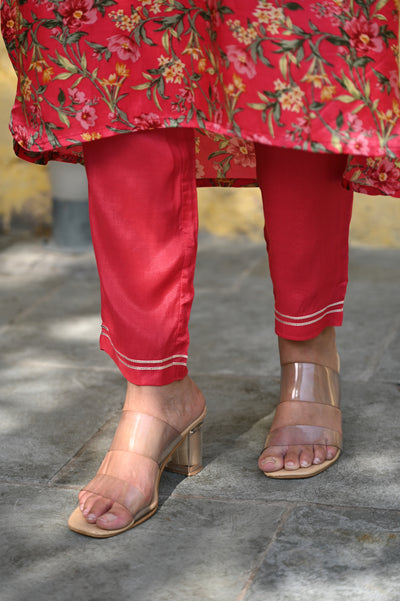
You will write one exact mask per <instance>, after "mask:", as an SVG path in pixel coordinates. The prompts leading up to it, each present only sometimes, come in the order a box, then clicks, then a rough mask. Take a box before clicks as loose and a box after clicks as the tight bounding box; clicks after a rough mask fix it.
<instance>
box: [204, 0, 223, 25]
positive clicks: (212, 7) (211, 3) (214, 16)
mask: <svg viewBox="0 0 400 601" xmlns="http://www.w3.org/2000/svg"><path fill="white" fill-rule="evenodd" d="M207 4H208V10H209V13H210V16H211V23H212V26H213V28H214V29H217V28H218V27H219V26H220V24H221V17H220V15H219V12H218V10H217V9H218V6H217V0H208V2H207Z"/></svg>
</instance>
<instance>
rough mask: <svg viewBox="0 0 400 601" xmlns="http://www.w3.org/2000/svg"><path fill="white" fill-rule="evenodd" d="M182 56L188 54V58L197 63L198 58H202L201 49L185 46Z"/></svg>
mask: <svg viewBox="0 0 400 601" xmlns="http://www.w3.org/2000/svg"><path fill="white" fill-rule="evenodd" d="M182 54H189V55H190V56H192V57H193V58H194V60H195V61H198V60H199V58H200V57H202V56H203V52H202V50H201V48H196V47H189V46H186V48H185V50H184V51H183V53H182Z"/></svg>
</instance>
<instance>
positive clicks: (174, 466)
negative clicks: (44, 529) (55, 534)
mask: <svg viewBox="0 0 400 601" xmlns="http://www.w3.org/2000/svg"><path fill="white" fill-rule="evenodd" d="M205 414H206V410H205V409H204V411H203V413H202V414H201V415H200V416H199V417H198V418H197V419H196V420H195V421H194V422H192V423H191V424H190V425H189V426H188V427H187V428H186V429H185V430H184V431H183V432H178V431H177V430H175V429H174V428H173V427H172V426H170V425H169V424H167V423H166V422H164V421H163V420H161V419H159V418H157V417H153V416H151V415H147V414H145V413H137V412H136V411H130V410H124V411H123V412H122V416H121V420H120V423H119V425H118V428H117V431H116V433H115V436H114V439H113V442H112V444H111V447H110V450H109V451H108V453H107V454H106V456H105V458H104V461H103V462H102V464H101V466H100V469H99V471H98V472H97V474H96V476H95V477H94V478H93V480H91V481H90V482H89V484H88V485H87V486H85V488H84V489H83V490H84V491H85V492H89V493H93V494H96V495H99V496H101V497H104V498H106V499H109V500H110V501H111V502H112V503H119V504H120V505H122V506H123V507H125V508H126V509H127V510H128V511H129V513H130V514H131V515H132V516H133V517H132V521H131V522H130V523H129V524H127V525H126V526H125V527H123V528H119V529H117V530H106V529H103V528H100V527H99V526H97V525H96V524H90V523H88V522H87V521H86V519H85V518H84V516H83V515H82V512H81V510H80V509H79V507H77V509H75V511H74V512H73V513H72V514H71V516H70V518H69V521H68V526H69V528H70V529H71V530H73V531H74V532H78V533H80V534H85V535H87V536H92V537H95V538H108V537H110V536H115V535H116V534H120V533H121V532H125V531H126V530H129V529H131V528H134V527H135V526H137V525H138V524H141V523H142V522H144V521H145V520H147V519H148V518H149V517H151V516H152V515H153V514H154V513H155V512H156V510H157V506H158V488H159V482H160V478H161V474H162V472H163V470H164V469H167V470H169V471H172V472H177V473H179V474H184V475H186V476H192V475H194V474H197V473H198V472H200V470H201V469H202V468H203V466H202V424H203V420H204V417H205ZM126 453H130V454H133V455H136V461H132V457H131V458H130V461H129V462H126V461H125V460H124V459H125V458H126V457H124V456H125V455H126ZM111 474H112V475H111ZM129 476H130V479H131V480H134V481H135V484H131V483H130V482H129ZM149 491H150V494H149Z"/></svg>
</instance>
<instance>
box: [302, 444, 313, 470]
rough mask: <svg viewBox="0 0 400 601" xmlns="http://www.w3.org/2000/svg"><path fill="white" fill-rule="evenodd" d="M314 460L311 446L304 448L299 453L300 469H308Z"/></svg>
mask: <svg viewBox="0 0 400 601" xmlns="http://www.w3.org/2000/svg"><path fill="white" fill-rule="evenodd" d="M313 460H314V451H313V448H312V447H311V446H307V447H304V448H303V449H302V451H301V452H300V467H310V465H312V462H313Z"/></svg>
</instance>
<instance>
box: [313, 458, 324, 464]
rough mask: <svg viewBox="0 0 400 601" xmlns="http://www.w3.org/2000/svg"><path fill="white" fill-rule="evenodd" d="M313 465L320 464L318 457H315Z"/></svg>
mask: <svg viewBox="0 0 400 601" xmlns="http://www.w3.org/2000/svg"><path fill="white" fill-rule="evenodd" d="M313 463H314V465H319V464H320V463H322V461H321V459H319V458H318V457H315V459H314V461H313Z"/></svg>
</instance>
